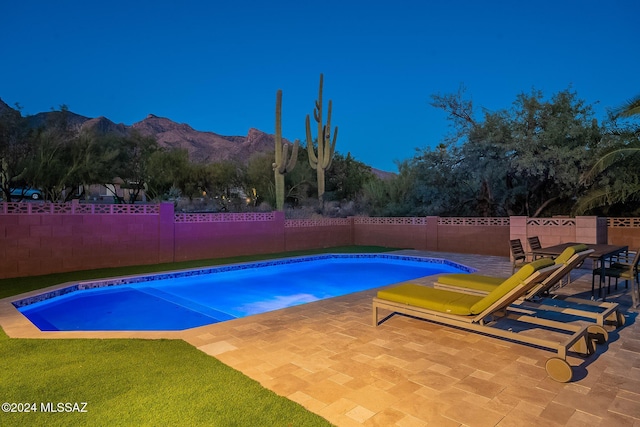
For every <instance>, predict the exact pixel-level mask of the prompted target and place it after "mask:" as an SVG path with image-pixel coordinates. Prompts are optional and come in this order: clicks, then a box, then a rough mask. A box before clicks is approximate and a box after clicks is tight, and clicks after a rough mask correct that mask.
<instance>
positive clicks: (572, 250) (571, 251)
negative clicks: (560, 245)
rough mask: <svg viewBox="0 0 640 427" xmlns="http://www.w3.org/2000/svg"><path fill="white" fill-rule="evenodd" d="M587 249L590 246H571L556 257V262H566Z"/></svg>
mask: <svg viewBox="0 0 640 427" xmlns="http://www.w3.org/2000/svg"><path fill="white" fill-rule="evenodd" d="M587 249H589V248H587V246H586V245H574V246H569V247H568V248H567V249H565V250H564V251H562V253H561V254H560V255H558V257H557V258H556V259H555V262H556V264H566V263H567V261H569V260H570V259H571V257H572V256H574V255H575V254H576V253H579V252H583V251H586V250H587Z"/></svg>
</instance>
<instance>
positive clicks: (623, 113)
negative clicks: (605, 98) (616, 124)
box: [613, 95, 640, 117]
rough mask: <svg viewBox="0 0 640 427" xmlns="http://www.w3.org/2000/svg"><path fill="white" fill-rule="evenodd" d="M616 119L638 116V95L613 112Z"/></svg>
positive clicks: (639, 106) (639, 105)
mask: <svg viewBox="0 0 640 427" xmlns="http://www.w3.org/2000/svg"><path fill="white" fill-rule="evenodd" d="M613 113H614V114H615V115H616V116H618V117H634V116H639V115H640V95H637V96H635V97H634V98H631V99H630V100H628V101H627V102H626V103H624V104H622V105H621V106H619V107H618V108H616V109H614V110H613Z"/></svg>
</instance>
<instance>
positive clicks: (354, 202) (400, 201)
mask: <svg viewBox="0 0 640 427" xmlns="http://www.w3.org/2000/svg"><path fill="white" fill-rule="evenodd" d="M321 96H322V80H321V83H320V97H321ZM318 101H320V99H319V100H318ZM318 101H316V104H318ZM431 105H432V107H434V108H438V109H440V110H441V111H442V112H443V113H444V115H445V118H446V120H448V121H449V123H450V125H451V132H450V134H448V135H446V136H445V137H444V138H443V139H442V140H441V141H437V143H435V144H434V141H425V144H430V145H427V146H426V148H421V149H417V150H416V154H415V156H414V157H413V158H410V159H405V160H402V161H399V162H398V164H397V166H398V171H397V173H395V174H394V175H393V176H390V177H385V178H384V179H383V178H381V177H378V176H376V175H375V174H374V173H373V172H372V170H371V168H370V167H369V166H368V165H366V164H364V163H362V162H360V161H358V160H357V159H355V158H353V156H351V154H350V153H348V152H347V154H346V155H345V154H341V153H340V152H339V151H337V150H335V139H334V140H333V141H331V139H330V138H327V135H325V133H324V130H325V129H330V122H329V120H330V119H329V117H327V123H326V124H323V123H322V117H319V119H320V120H319V121H318V120H316V121H317V122H318V128H319V129H321V130H319V134H318V135H319V136H321V139H322V141H320V144H319V141H318V137H316V138H315V139H313V140H311V138H312V137H311V136H309V135H307V142H306V146H305V147H302V149H300V150H293V149H292V150H290V151H289V152H288V157H289V158H288V159H286V161H287V164H289V165H292V164H297V166H296V167H295V168H293V167H291V168H286V167H285V168H284V169H285V170H286V174H285V173H282V174H281V179H282V194H281V195H280V196H279V198H281V199H280V200H282V202H281V203H282V205H283V208H284V209H285V211H286V213H287V216H288V217H309V216H312V215H323V216H348V215H356V214H358V215H371V216H412V215H441V216H507V215H527V216H531V217H535V216H551V215H572V214H580V215H583V214H589V215H591V214H598V215H629V216H633V215H637V214H639V213H640V203H639V197H640V175H639V174H638V170H640V169H639V168H638V166H640V156H638V155H637V154H638V151H640V140H639V137H640V123H639V121H638V120H637V117H638V111H637V108H638V98H635V99H631V100H630V101H628V102H627V103H625V104H623V105H622V106H619V107H612V108H611V109H610V110H609V113H608V115H607V117H606V118H605V119H601V120H600V121H598V120H596V118H595V114H594V111H593V106H592V105H590V104H588V103H587V102H585V101H584V100H582V99H580V98H579V97H578V94H577V93H576V92H574V91H572V90H571V89H566V90H563V91H560V92H558V93H555V94H553V95H552V96H551V97H545V96H544V94H543V93H542V92H540V91H538V90H532V91H531V92H529V93H522V94H520V95H518V96H517V97H516V99H515V100H514V102H513V103H512V105H511V106H505V108H504V109H502V110H497V111H489V110H486V109H482V108H480V109H478V108H475V106H474V104H473V103H472V101H471V100H469V99H468V98H467V96H466V94H465V91H464V88H461V89H460V90H459V91H458V92H457V93H452V94H435V95H432V96H431ZM316 107H317V105H316ZM54 113H55V114H51V115H49V120H48V121H47V123H44V124H42V125H40V126H36V127H34V126H30V125H29V121H28V117H23V116H22V115H21V114H20V112H19V110H14V109H4V110H2V111H0V189H1V192H2V194H3V198H4V199H5V200H7V199H9V195H10V194H9V191H10V189H11V188H13V187H18V186H33V187H37V188H39V189H41V190H43V192H44V194H45V195H46V199H47V200H53V201H65V200H69V199H71V198H73V197H79V198H83V197H86V196H87V193H86V189H87V188H88V187H89V186H90V185H94V184H103V185H105V184H106V185H107V186H108V185H109V184H113V183H114V179H117V182H118V183H119V185H121V186H122V187H123V188H125V189H126V190H127V191H128V192H129V194H130V195H131V196H132V197H131V200H134V201H135V200H140V198H141V195H142V194H144V195H145V197H146V199H147V200H148V201H161V200H171V201H174V202H175V203H176V207H177V210H178V211H180V210H206V211H251V210H271V209H274V208H276V207H277V202H276V200H277V198H278V197H277V192H276V179H275V177H274V171H275V172H276V174H275V175H277V170H275V169H274V167H275V166H274V164H275V163H274V159H276V163H277V160H278V157H277V155H276V153H275V148H277V145H276V147H274V151H272V152H267V153H260V152H258V153H255V154H254V155H253V156H251V157H250V158H249V159H246V161H244V162H238V161H221V162H209V163H198V162H194V161H192V160H191V159H190V158H189V154H188V152H187V151H186V150H183V149H170V148H166V147H165V148H161V147H160V146H159V144H158V143H157V141H155V140H154V139H153V138H151V137H147V136H142V135H140V134H137V133H135V132H133V133H131V134H127V135H117V134H113V133H107V134H100V133H98V132H95V131H92V132H89V131H80V130H77V129H74V128H73V127H72V126H70V125H69V122H68V116H69V114H71V113H70V112H69V111H68V109H67V108H66V107H65V106H61V107H60V108H59V109H58V110H56V111H54ZM327 113H328V112H327ZM327 116H329V114H327ZM347 125H348V124H347ZM427 125H428V124H425V126H427ZM308 133H310V132H308ZM327 134H328V132H327ZM333 137H334V138H335V132H334V135H333ZM390 144H393V141H372V144H371V145H372V147H376V146H378V147H379V148H377V149H380V150H385V149H387V148H385V147H388V146H390ZM341 146H342V147H348V146H349V141H342V142H341ZM282 147H283V146H282V145H281V146H280V149H281V150H282V149H283V148H282ZM327 148H328V150H327ZM372 149H375V148H372ZM325 152H326V153H328V155H329V160H330V161H328V162H326V161H324V160H327V158H326V157H325V158H323V159H322V160H323V161H324V164H326V167H324V168H322V172H323V174H324V177H323V179H322V180H323V184H322V185H321V184H319V182H320V178H319V176H318V174H317V169H316V170H314V169H312V167H311V165H314V164H315V162H319V161H320V160H321V158H320V156H319V154H320V153H323V154H324V153H325ZM311 153H313V156H312V155H311ZM315 153H318V154H315ZM280 154H282V152H281V153H280ZM314 156H315V157H316V158H315V159H314V158H313V157H314ZM281 161H282V159H281ZM280 166H281V165H280ZM280 166H278V169H280ZM323 185H324V188H322V186H323ZM118 199H119V196H118V195H116V194H114V200H115V201H116V202H123V200H118Z"/></svg>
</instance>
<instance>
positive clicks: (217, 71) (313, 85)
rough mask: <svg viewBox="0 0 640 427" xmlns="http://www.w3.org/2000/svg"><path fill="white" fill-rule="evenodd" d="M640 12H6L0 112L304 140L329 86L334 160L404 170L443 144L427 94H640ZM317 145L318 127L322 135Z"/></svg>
mask: <svg viewBox="0 0 640 427" xmlns="http://www.w3.org/2000/svg"><path fill="white" fill-rule="evenodd" d="M639 16H640V2H638V1H637V0H604V1H595V0H540V1H529V2H520V1H514V0H508V1H502V0H484V1H482V0H449V1H435V0H395V1H383V0H325V1H305V0H284V1H277V0H273V1H264V0H263V1H258V0H232V1H224V2H222V1H219V0H211V1H195V0H182V1H166V0H153V1H147V0H129V1H121V0H112V1H109V2H106V1H105V2H96V1H90V0H83V1H76V0H59V1H50V0H41V1H35V0H21V1H12V0H5V1H3V2H2V3H1V4H0V29H1V31H2V36H1V37H0V58H1V66H0V98H1V99H2V100H3V101H4V102H6V103H7V104H9V105H11V106H14V104H15V103H19V104H20V105H21V106H22V108H23V110H22V112H23V114H25V115H26V114H36V113H38V112H42V111H49V110H51V109H52V108H58V107H59V106H60V105H62V104H66V105H67V106H68V107H69V109H70V110H71V111H73V112H75V113H78V114H81V115H84V116H87V117H98V116H105V117H107V118H109V119H110V120H112V121H114V122H116V123H124V124H127V125H131V124H133V123H135V122H138V121H140V120H143V119H144V118H145V117H146V116H147V115H148V114H155V115H157V116H162V117H167V118H169V119H171V120H174V121H176V122H180V123H187V124H189V125H191V126H192V127H193V128H194V129H197V130H201V131H212V132H215V133H218V134H221V135H242V136H244V135H246V134H247V132H248V130H249V129H250V128H257V129H260V130H262V131H264V132H268V133H273V132H274V117H275V98H276V91H277V90H278V89H282V90H283V134H284V136H285V137H286V138H288V139H291V140H293V139H295V138H299V139H301V140H304V138H305V128H304V120H305V116H306V115H307V114H311V113H312V111H313V103H314V100H315V99H316V97H317V92H318V80H319V75H320V73H324V98H325V105H326V101H327V100H328V99H332V100H333V117H332V123H333V125H338V126H339V128H340V130H339V135H338V143H337V146H336V149H337V150H338V151H339V152H341V153H343V154H345V155H346V154H347V152H351V154H352V155H353V156H355V158H356V159H357V160H360V161H362V162H365V163H367V164H369V165H371V166H373V167H376V168H378V169H383V170H388V171H396V170H397V167H396V165H395V163H394V161H395V160H406V159H409V158H411V157H413V155H414V154H415V149H416V148H424V147H427V146H435V145H437V144H438V143H439V142H440V141H441V140H442V138H443V137H444V136H445V135H446V134H447V132H448V123H447V121H446V119H445V115H444V113H443V112H441V111H439V110H436V109H435V108H433V107H432V106H430V105H429V102H430V95H432V94H435V93H440V94H446V93H454V92H457V91H458V88H459V87H460V85H461V84H462V85H464V86H465V87H466V94H467V96H468V97H469V98H471V99H472V100H473V103H474V106H475V108H476V109H477V114H478V117H480V114H481V113H482V108H487V109H489V110H499V109H507V108H510V107H511V105H512V103H513V102H514V101H515V99H516V96H517V95H518V94H520V93H523V92H525V93H530V91H531V90H532V89H533V88H535V89H539V90H542V91H543V92H544V94H545V96H546V97H551V96H552V95H553V94H555V93H557V92H558V91H561V90H564V89H567V88H571V89H572V90H574V91H576V92H577V94H578V97H579V98H581V99H583V100H585V101H586V102H587V103H588V104H592V105H593V106H594V108H595V111H596V117H598V118H601V117H604V113H605V111H606V109H608V108H612V107H616V106H618V105H620V104H622V103H623V102H624V101H625V100H627V99H629V98H631V97H633V96H635V95H638V94H640V73H639V71H640V44H638V40H640V37H639V35H640V25H639V24H638V22H639V21H638V17H639ZM312 129H313V135H314V137H315V136H316V135H315V132H316V131H315V127H313V126H312Z"/></svg>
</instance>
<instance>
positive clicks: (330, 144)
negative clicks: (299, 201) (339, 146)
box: [306, 74, 338, 206]
mask: <svg viewBox="0 0 640 427" xmlns="http://www.w3.org/2000/svg"><path fill="white" fill-rule="evenodd" d="M322 81H323V76H322V74H320V89H319V91H318V99H317V100H316V106H315V108H314V110H313V118H314V119H315V121H316V122H317V123H318V154H317V155H316V153H315V152H314V149H313V139H312V138H311V123H310V120H309V115H307V120H306V125H307V151H308V152H309V165H310V166H311V169H315V170H316V176H317V178H318V201H319V202H320V205H321V206H322V202H323V200H322V196H323V195H324V173H325V171H326V170H327V169H329V168H330V167H331V161H332V160H333V154H334V152H335V149H336V140H337V139H338V126H336V128H335V130H334V132H333V141H332V140H331V100H329V107H328V110H327V124H326V125H323V124H322Z"/></svg>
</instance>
